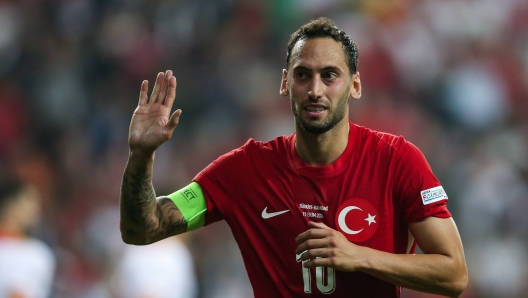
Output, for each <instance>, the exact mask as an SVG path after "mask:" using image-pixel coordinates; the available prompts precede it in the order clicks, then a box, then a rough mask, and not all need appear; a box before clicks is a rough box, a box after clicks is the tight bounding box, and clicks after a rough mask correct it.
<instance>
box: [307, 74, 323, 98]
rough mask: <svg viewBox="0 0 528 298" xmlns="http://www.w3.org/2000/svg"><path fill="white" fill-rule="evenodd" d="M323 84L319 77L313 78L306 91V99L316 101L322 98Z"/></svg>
mask: <svg viewBox="0 0 528 298" xmlns="http://www.w3.org/2000/svg"><path fill="white" fill-rule="evenodd" d="M323 90H324V83H323V82H322V81H321V78H320V77H319V76H314V77H313V79H312V82H311V86H310V89H309V90H308V98H309V99H310V100H318V99H319V98H321V97H323Z"/></svg>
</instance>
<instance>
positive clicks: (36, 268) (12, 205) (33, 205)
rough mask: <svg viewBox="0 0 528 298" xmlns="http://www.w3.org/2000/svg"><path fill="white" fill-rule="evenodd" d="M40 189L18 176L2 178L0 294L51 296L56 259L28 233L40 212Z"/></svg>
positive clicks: (34, 297) (30, 297)
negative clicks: (38, 190) (24, 182)
mask: <svg viewBox="0 0 528 298" xmlns="http://www.w3.org/2000/svg"><path fill="white" fill-rule="evenodd" d="M39 200H40V198H39V194H38V192H37V190H36V189H35V188H34V187H32V186H30V185H25V184H23V183H21V182H19V181H17V180H11V179H3V180H1V182H0V297H6V298H45V297H49V295H50V293H51V289H52V284H53V280H54V274H55V267H56V260H55V256H54V254H53V252H52V250H51V249H50V248H49V247H48V246H47V245H46V244H45V243H44V242H42V241H40V240H38V239H35V238H33V237H30V236H28V230H29V229H30V228H31V227H32V226H34V225H35V224H36V221H37V220H38V218H39V214H40V201H39Z"/></svg>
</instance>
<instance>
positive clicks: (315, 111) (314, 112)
mask: <svg viewBox="0 0 528 298" xmlns="http://www.w3.org/2000/svg"><path fill="white" fill-rule="evenodd" d="M326 110H327V108H326V107H325V106H322V105H308V106H305V107H304V111H305V112H306V114H307V115H308V116H310V117H317V116H321V115H323V114H324V112H325V111H326Z"/></svg>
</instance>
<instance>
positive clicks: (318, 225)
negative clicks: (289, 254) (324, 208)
mask: <svg viewBox="0 0 528 298" xmlns="http://www.w3.org/2000/svg"><path fill="white" fill-rule="evenodd" d="M308 228H316V229H330V230H333V229H332V228H330V227H329V226H327V225H325V224H324V223H322V222H315V221H309V222H308Z"/></svg>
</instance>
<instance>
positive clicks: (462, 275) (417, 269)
mask: <svg viewBox="0 0 528 298" xmlns="http://www.w3.org/2000/svg"><path fill="white" fill-rule="evenodd" d="M363 249H364V250H365V259H364V260H365V261H364V262H363V264H362V267H361V268H360V271H362V272H365V273H368V274H370V275H372V276H374V277H377V278H379V279H382V280H384V281H387V282H390V283H393V284H396V285H399V286H403V287H405V288H409V289H413V290H417V291H421V292H427V293H432V294H439V295H445V296H448V297H458V296H459V295H460V294H461V293H462V291H463V290H464V289H465V287H466V284H467V272H466V269H465V268H466V267H465V265H464V264H463V261H462V260H458V259H457V258H456V257H451V256H446V255H440V254H419V255H409V254H390V253H387V252H382V251H378V250H374V249H370V248H363Z"/></svg>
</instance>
